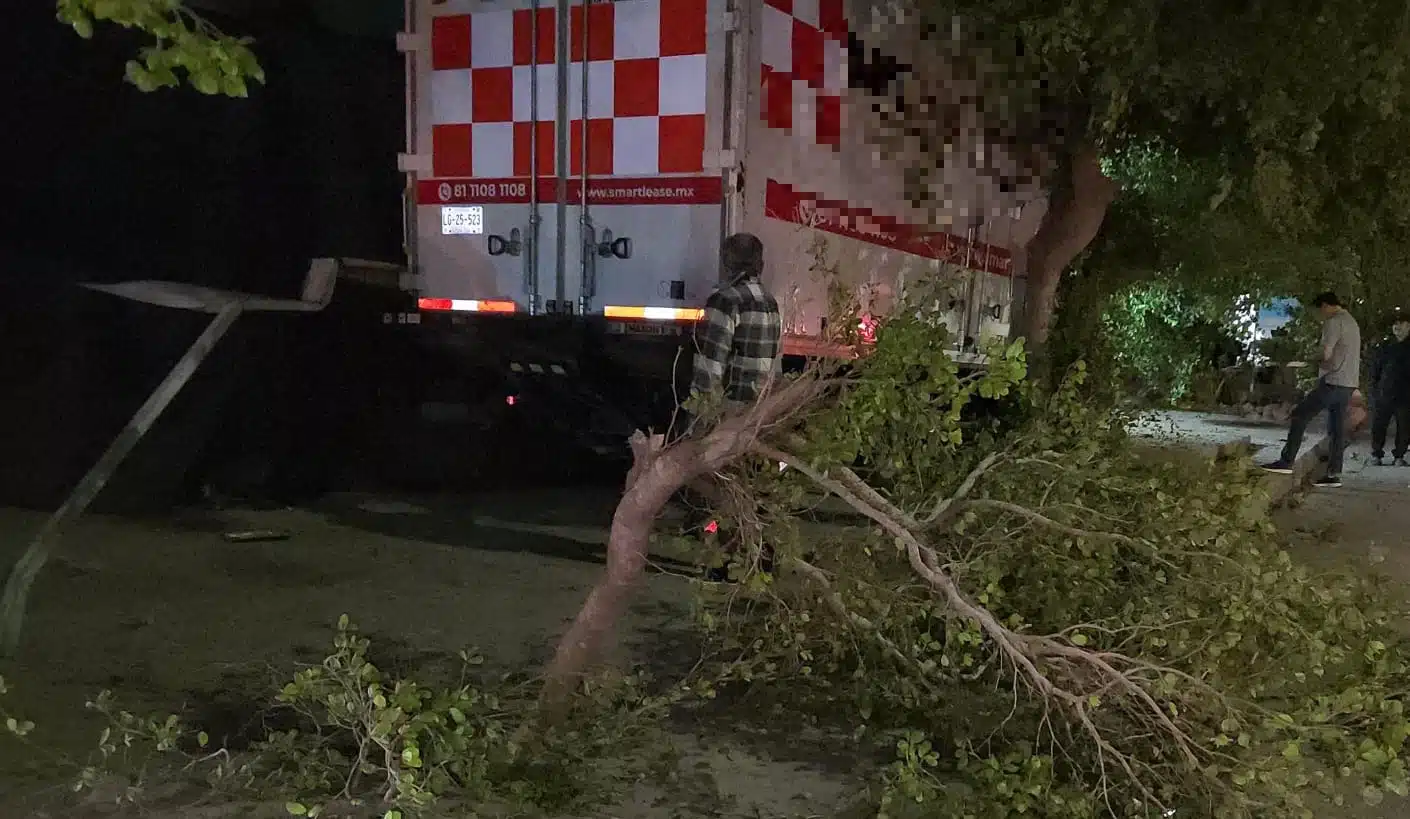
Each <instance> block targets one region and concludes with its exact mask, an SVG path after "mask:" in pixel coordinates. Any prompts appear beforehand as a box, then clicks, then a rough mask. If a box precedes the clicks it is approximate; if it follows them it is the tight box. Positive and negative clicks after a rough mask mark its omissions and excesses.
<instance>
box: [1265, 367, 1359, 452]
mask: <svg viewBox="0 0 1410 819" xmlns="http://www.w3.org/2000/svg"><path fill="white" fill-rule="evenodd" d="M1353 392H1355V389H1354V388H1352V387H1338V386H1334V385H1332V384H1328V383H1327V382H1326V381H1318V382H1317V386H1316V387H1314V388H1313V389H1312V392H1309V393H1308V394H1307V395H1306V396H1305V397H1304V398H1303V399H1302V401H1301V402H1300V403H1299V404H1298V405H1297V407H1296V408H1295V409H1294V410H1293V412H1292V423H1291V425H1290V426H1289V427H1288V442H1287V445H1285V446H1284V447H1283V457H1282V458H1281V459H1280V460H1281V461H1282V462H1283V463H1285V464H1287V465H1288V466H1292V465H1293V463H1295V462H1296V461H1297V453H1298V451H1299V450H1301V449H1302V436H1303V435H1305V434H1306V433H1307V425H1308V424H1310V423H1311V422H1312V419H1313V418H1316V417H1317V416H1318V415H1321V414H1322V411H1323V410H1326V411H1327V438H1328V439H1329V449H1328V451H1327V474H1328V475H1340V474H1341V468H1342V460H1343V457H1344V456H1345V455H1346V410H1347V408H1348V407H1349V406H1350V405H1351V394H1352V393H1353Z"/></svg>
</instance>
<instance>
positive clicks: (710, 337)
mask: <svg viewBox="0 0 1410 819" xmlns="http://www.w3.org/2000/svg"><path fill="white" fill-rule="evenodd" d="M720 266H721V268H722V272H723V274H724V276H723V278H724V286H723V287H721V288H720V289H719V290H717V291H715V293H714V294H712V295H711V296H710V298H709V299H708V300H707V301H706V302H705V322H704V324H703V326H702V327H701V328H699V330H698V331H697V334H696V339H695V362H694V370H695V371H694V377H693V378H692V381H691V390H690V391H691V395H692V396H702V395H709V396H718V397H719V398H722V399H723V402H724V409H725V410H726V411H727V412H729V411H734V412H738V411H741V410H743V409H745V408H747V407H748V406H750V405H751V404H753V403H754V402H755V401H756V400H758V398H759V395H760V393H762V392H763V391H764V388H765V387H766V386H767V385H768V382H769V380H770V379H772V378H773V377H774V376H775V375H776V374H777V373H779V372H780V370H781V365H782V360H783V359H782V352H783V320H782V318H781V316H780V315H779V309H778V301H776V300H775V299H774V297H773V296H772V295H770V294H769V291H767V290H765V289H764V285H763V282H761V281H760V280H759V277H760V276H761V275H762V274H763V272H764V244H763V242H761V241H759V237H757V236H754V235H752V234H749V233H736V234H735V235H733V236H730V237H729V238H728V239H725V243H724V246H723V247H722V248H721V249H720ZM687 429H689V426H688V427H687ZM687 434H689V433H687ZM714 480H715V478H714V476H713V475H705V476H702V477H701V478H700V479H697V480H696V481H694V482H692V484H691V487H690V488H691V489H692V490H694V491H695V492H696V493H698V494H700V495H703V496H705V497H706V498H709V499H710V500H711V501H712V502H713V503H712V505H715V506H716V507H719V506H720V501H721V497H720V494H719V492H717V491H716V490H715V487H714ZM707 531H714V529H713V527H707ZM736 537H737V535H736ZM738 545H739V544H738V542H737V541H736V540H735V539H734V538H731V542H728V543H726V544H725V547H724V548H725V552H726V554H732V553H734V552H736V551H737V550H738ZM759 567H760V568H761V569H762V570H763V571H765V572H772V571H773V550H772V549H771V548H769V547H768V545H767V544H766V545H765V546H764V553H763V555H762V556H761V559H760V566H759ZM706 579H707V580H709V581H711V582H716V583H719V582H726V581H728V580H729V569H728V567H726V566H719V567H715V568H712V569H710V570H709V571H708V572H707V573H706Z"/></svg>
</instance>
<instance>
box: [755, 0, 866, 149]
mask: <svg viewBox="0 0 1410 819" xmlns="http://www.w3.org/2000/svg"><path fill="white" fill-rule="evenodd" d="M759 38H760V46H761V48H760V60H759V61H760V63H762V65H761V66H760V71H759V74H760V82H761V83H762V92H763V94H762V100H761V102H762V105H761V110H760V116H761V117H762V118H763V120H764V123H765V124H766V125H768V126H769V127H770V128H777V129H779V130H783V131H788V132H790V133H796V134H797V135H799V136H800V137H802V138H804V139H809V140H813V141H815V142H816V143H817V144H819V145H826V146H828V147H831V148H832V149H833V150H837V149H838V148H839V147H840V145H841V140H842V92H843V91H844V90H845V89H846V88H847V20H846V14H845V12H844V10H843V0H764V18H763V22H762V25H761V27H760V34H759Z"/></svg>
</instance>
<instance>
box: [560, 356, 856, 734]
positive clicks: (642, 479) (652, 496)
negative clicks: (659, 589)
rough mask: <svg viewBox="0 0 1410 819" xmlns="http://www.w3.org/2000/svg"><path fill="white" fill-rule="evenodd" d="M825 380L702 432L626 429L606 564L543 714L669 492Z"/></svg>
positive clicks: (731, 452)
mask: <svg viewBox="0 0 1410 819" xmlns="http://www.w3.org/2000/svg"><path fill="white" fill-rule="evenodd" d="M828 383H829V382H828V380H827V379H825V378H820V377H817V374H816V373H814V374H812V375H805V376H804V377H801V378H798V379H796V380H792V381H790V382H789V383H788V384H787V385H786V386H784V387H782V388H781V389H779V390H776V391H775V390H766V391H765V396H764V397H763V398H762V399H761V400H760V401H759V402H758V403H756V404H754V405H753V406H752V407H750V408H749V410H748V411H746V412H744V413H743V414H740V415H736V416H733V417H727V418H726V419H724V421H723V422H722V423H720V425H719V426H717V427H716V428H715V429H714V430H713V431H711V432H710V433H709V434H708V435H706V436H704V437H703V438H688V439H687V440H685V441H682V442H680V443H676V444H672V445H670V446H667V445H666V442H665V438H664V437H663V436H659V435H657V436H649V435H646V434H645V433H642V432H637V433H636V434H634V435H633V436H632V438H631V447H632V462H633V465H632V469H631V472H630V473H628V475H627V482H626V490H625V491H624V492H623V494H622V500H621V502H620V503H618V504H617V511H616V512H615V513H614V514H613V515H612V530H611V534H610V535H609V538H608V543H607V571H606V572H605V574H604V575H603V577H602V579H601V580H600V581H598V583H597V585H596V586H595V587H594V588H593V590H592V593H591V594H589V595H588V599H587V602H585V603H583V607H582V609H581V610H580V611H579V612H578V616H577V617H576V618H574V620H573V625H572V626H570V627H569V628H568V632H567V633H566V634H564V635H563V637H562V639H561V640H559V643H558V649H557V651H556V652H555V653H554V656H553V661H552V662H551V663H550V664H549V667H548V670H547V672H546V674H545V680H544V687H543V692H542V695H541V696H540V703H541V704H542V705H543V707H544V710H545V715H546V716H547V717H548V719H549V720H553V719H555V718H557V717H558V716H559V715H561V713H562V711H563V710H564V708H565V707H566V706H567V705H568V702H569V698H570V697H571V695H572V694H573V692H574V690H575V689H576V687H577V685H578V682H579V681H580V679H581V678H582V676H583V675H584V674H585V673H586V672H587V671H588V669H589V668H590V667H591V666H592V664H593V663H595V662H596V661H597V659H598V658H599V656H600V654H601V651H602V647H603V645H604V644H605V643H606V641H607V638H608V637H609V636H610V635H611V633H612V631H613V630H614V629H615V628H616V627H617V623H618V621H619V620H620V619H621V617H622V614H623V612H624V611H625V610H626V604H627V602H628V601H629V600H630V599H631V595H632V591H633V588H634V586H635V585H636V584H637V582H638V581H639V580H640V579H641V577H642V575H643V574H644V573H645V569H646V560H647V550H648V548H649V547H650V545H651V527H652V525H653V524H654V523H655V521H656V517H657V515H659V514H660V513H661V509H662V507H664V506H665V505H666V503H667V502H668V501H670V499H671V496H672V495H674V494H675V493H676V492H677V491H679V490H680V489H681V488H682V487H684V486H685V485H686V484H688V483H690V482H691V481H692V480H694V479H695V478H697V477H699V476H700V475H703V474H705V473H707V472H715V471H718V470H720V469H722V468H723V467H724V466H725V465H727V464H729V463H730V462H731V461H733V460H734V459H736V458H738V457H739V456H740V455H742V454H744V453H745V452H746V451H747V450H748V449H749V448H750V447H751V446H753V445H754V443H755V442H756V441H757V440H758V437H759V436H760V435H761V434H763V433H764V432H765V431H767V430H768V429H770V428H771V427H773V426H774V425H776V424H778V423H781V422H782V421H783V420H784V419H786V418H788V417H790V416H791V415H792V414H793V413H794V412H796V411H798V410H799V409H800V408H802V407H805V406H807V404H808V403H809V402H810V401H812V400H813V399H814V398H815V397H816V396H818V395H819V394H821V392H822V391H823V390H825V389H826V388H827V386H828Z"/></svg>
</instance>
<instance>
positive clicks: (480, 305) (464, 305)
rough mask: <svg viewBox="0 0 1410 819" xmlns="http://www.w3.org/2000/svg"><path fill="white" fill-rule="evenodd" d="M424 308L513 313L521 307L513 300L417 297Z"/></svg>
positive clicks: (419, 305) (418, 302)
mask: <svg viewBox="0 0 1410 819" xmlns="http://www.w3.org/2000/svg"><path fill="white" fill-rule="evenodd" d="M416 306H417V307H419V308H421V309H422V310H448V311H452V312H456V313H513V312H515V311H516V310H518V309H519V308H518V307H517V306H516V305H515V304H514V302H512V301H482V300H480V299H417V300H416Z"/></svg>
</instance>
